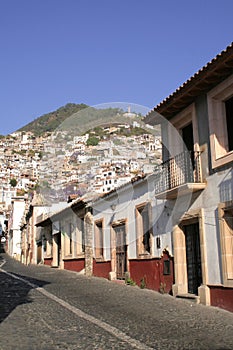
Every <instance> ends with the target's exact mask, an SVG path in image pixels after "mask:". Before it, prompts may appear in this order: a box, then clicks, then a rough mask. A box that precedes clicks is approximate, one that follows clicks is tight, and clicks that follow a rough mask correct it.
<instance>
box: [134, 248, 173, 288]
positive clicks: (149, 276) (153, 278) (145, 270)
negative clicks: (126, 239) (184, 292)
mask: <svg viewBox="0 0 233 350" xmlns="http://www.w3.org/2000/svg"><path fill="white" fill-rule="evenodd" d="M164 261H166V262H168V265H166V267H168V266H169V270H165V266H164ZM129 270H130V278H131V279H132V280H134V281H135V282H136V283H137V285H138V286H140V287H142V285H143V284H144V285H145V288H148V289H153V290H156V291H159V292H161V293H170V294H171V292H172V285H173V283H174V273H173V258H171V257H169V255H168V253H167V252H164V254H163V256H162V258H161V259H159V258H156V259H144V260H142V259H137V260H130V261H129Z"/></svg>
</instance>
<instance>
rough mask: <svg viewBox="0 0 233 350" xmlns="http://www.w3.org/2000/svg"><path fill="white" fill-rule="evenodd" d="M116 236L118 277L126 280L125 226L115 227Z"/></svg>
mask: <svg viewBox="0 0 233 350" xmlns="http://www.w3.org/2000/svg"><path fill="white" fill-rule="evenodd" d="M114 231H115V235H116V275H117V279H124V278H125V273H126V271H127V246H126V236H125V234H126V233H125V224H122V225H120V226H116V227H114Z"/></svg>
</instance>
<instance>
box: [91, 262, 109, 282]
mask: <svg viewBox="0 0 233 350" xmlns="http://www.w3.org/2000/svg"><path fill="white" fill-rule="evenodd" d="M110 271H111V261H101V262H99V261H98V262H96V260H95V259H94V260H93V275H94V276H96V277H104V278H108V277H109V272H110Z"/></svg>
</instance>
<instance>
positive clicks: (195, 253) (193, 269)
mask: <svg viewBox="0 0 233 350" xmlns="http://www.w3.org/2000/svg"><path fill="white" fill-rule="evenodd" d="M184 232H185V241H186V259H187V260H186V261H187V275H188V292H189V293H191V294H198V287H200V285H201V284H202V269H201V249H200V235H199V224H198V223H194V224H190V225H185V226H184Z"/></svg>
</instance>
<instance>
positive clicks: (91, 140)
mask: <svg viewBox="0 0 233 350" xmlns="http://www.w3.org/2000/svg"><path fill="white" fill-rule="evenodd" d="M98 143H99V139H98V137H95V136H91V137H89V139H88V140H87V146H97V145H98Z"/></svg>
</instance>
